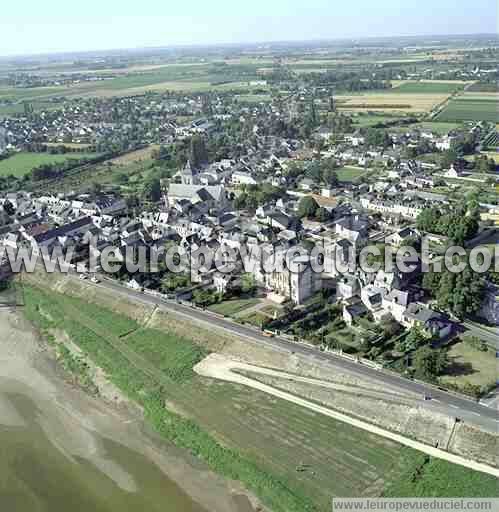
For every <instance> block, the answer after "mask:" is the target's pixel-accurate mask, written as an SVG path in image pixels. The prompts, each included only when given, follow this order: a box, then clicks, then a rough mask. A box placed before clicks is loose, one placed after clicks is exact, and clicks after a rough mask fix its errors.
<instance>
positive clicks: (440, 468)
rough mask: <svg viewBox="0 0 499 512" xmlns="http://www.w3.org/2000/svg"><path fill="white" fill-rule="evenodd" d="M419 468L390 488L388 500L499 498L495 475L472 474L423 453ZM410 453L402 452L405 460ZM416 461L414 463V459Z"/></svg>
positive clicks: (403, 476)
mask: <svg viewBox="0 0 499 512" xmlns="http://www.w3.org/2000/svg"><path fill="white" fill-rule="evenodd" d="M419 455H420V460H419V465H415V466H412V467H411V469H410V470H409V471H407V472H406V473H403V474H401V475H400V478H399V479H398V481H397V482H396V483H395V484H393V485H392V486H390V487H388V488H387V490H386V491H385V493H384V496H386V497H394V498H420V497H428V498H429V497H438V498H455V497H467V498H472V497H487V498H490V497H497V496H498V495H499V488H498V485H497V480H496V479H495V478H494V477H493V476H491V475H484V474H482V473H477V472H476V471H470V470H469V469H467V468H464V467H462V466H455V465H453V464H449V463H448V462H446V461H444V460H439V459H430V458H429V457H428V456H426V455H423V454H419ZM405 456H406V454H403V453H401V457H405ZM411 462H414V460H411Z"/></svg>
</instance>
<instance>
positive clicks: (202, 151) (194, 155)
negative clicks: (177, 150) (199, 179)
mask: <svg viewBox="0 0 499 512" xmlns="http://www.w3.org/2000/svg"><path fill="white" fill-rule="evenodd" d="M189 160H190V161H191V165H192V167H193V168H194V169H197V168H199V167H201V166H202V165H204V164H206V163H208V151H207V149H206V144H205V142H204V139H203V138H202V137H201V136H199V135H195V136H194V137H192V139H191V144H190V148H189Z"/></svg>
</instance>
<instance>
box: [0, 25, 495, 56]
mask: <svg viewBox="0 0 499 512" xmlns="http://www.w3.org/2000/svg"><path fill="white" fill-rule="evenodd" d="M439 37H445V38H452V37H457V38H462V37H492V38H494V39H497V40H498V43H499V34H498V33H496V32H475V33H464V34H415V35H390V36H378V35H376V36H345V37H331V38H329V37H328V38H317V39H276V40H266V41H257V40H255V41H246V42H243V41H235V42H219V43H171V44H166V45H159V46H135V47H133V46H129V47H117V48H101V49H95V50H54V51H43V52H39V53H36V52H35V53H31V52H30V53H14V54H0V60H9V59H26V58H33V57H38V58H40V57H56V56H64V55H85V54H86V55H88V54H101V55H102V54H105V53H107V52H109V53H110V52H140V51H151V50H170V49H171V50H174V49H189V48H190V49H196V48H199V49H202V48H222V47H238V46H255V45H272V44H273V45H277V44H298V43H303V44H305V43H331V42H335V41H337V42H341V41H345V42H347V41H359V42H362V41H368V40H394V39H395V40H396V39H420V38H439Z"/></svg>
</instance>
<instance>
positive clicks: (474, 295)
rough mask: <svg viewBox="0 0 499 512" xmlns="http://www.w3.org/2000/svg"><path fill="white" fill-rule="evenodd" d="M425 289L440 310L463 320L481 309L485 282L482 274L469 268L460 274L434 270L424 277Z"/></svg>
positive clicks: (445, 270)
mask: <svg viewBox="0 0 499 512" xmlns="http://www.w3.org/2000/svg"><path fill="white" fill-rule="evenodd" d="M423 287H424V288H425V290H427V291H428V292H430V293H431V295H432V296H433V297H434V298H435V299H436V301H437V304H438V307H439V308H441V309H443V310H445V311H449V312H450V313H452V314H453V315H454V316H456V317H457V318H459V319H461V320H462V319H464V318H465V317H467V316H470V315H474V314H475V313H476V312H477V311H478V310H479V309H480V307H481V305H482V302H483V296H484V290H485V282H484V279H483V277H482V276H481V275H480V274H477V273H476V272H474V271H473V269H472V268H471V267H470V266H467V267H466V268H465V269H464V271H463V272H461V273H459V274H456V273H453V272H450V271H449V270H447V269H443V270H442V272H435V271H434V270H432V271H431V272H428V273H426V274H425V275H424V277H423Z"/></svg>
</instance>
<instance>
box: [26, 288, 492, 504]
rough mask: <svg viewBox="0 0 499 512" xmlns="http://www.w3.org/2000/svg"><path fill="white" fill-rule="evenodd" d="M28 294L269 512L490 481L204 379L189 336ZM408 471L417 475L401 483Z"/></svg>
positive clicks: (478, 488)
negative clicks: (338, 498)
mask: <svg viewBox="0 0 499 512" xmlns="http://www.w3.org/2000/svg"><path fill="white" fill-rule="evenodd" d="M25 301H26V314H27V316H28V318H29V319H30V320H31V321H32V322H34V323H35V324H36V325H38V326H40V328H41V329H42V330H52V329H54V328H58V329H60V330H63V331H65V332H66V333H67V334H68V335H69V337H70V338H71V340H72V341H73V342H74V343H76V344H77V345H78V346H79V347H80V349H81V350H82V351H83V352H84V353H85V354H86V355H88V356H89V357H90V358H91V359H92V360H93V361H94V362H95V363H96V364H97V365H98V366H100V367H101V368H102V369H103V370H104V371H105V372H106V374H107V375H108V376H109V378H110V380H111V381H112V382H113V383H114V384H115V385H117V386H118V387H119V388H120V389H122V390H123V392H125V393H126V394H127V395H128V396H129V397H130V398H131V399H133V400H135V401H136V402H137V403H139V404H140V405H141V406H142V407H143V408H144V411H145V416H146V418H147V419H148V420H149V421H150V422H151V423H152V425H153V426H154V427H155V428H156V430H158V431H159V432H160V433H161V434H162V435H163V436H164V437H165V439H167V440H169V441H171V442H173V443H174V444H175V445H177V446H179V447H182V448H184V449H187V450H188V451H190V452H191V453H192V454H194V455H196V456H197V457H199V458H200V459H202V460H203V461H205V462H206V463H207V465H208V466H209V467H210V468H211V469H212V470H214V471H216V472H217V473H219V474H221V475H223V476H225V477H227V478H230V479H234V480H239V481H241V482H242V483H243V484H244V485H245V486H246V487H247V488H248V489H250V490H252V491H253V492H254V493H255V494H257V495H258V496H259V497H260V498H261V499H262V501H263V502H264V503H266V504H267V506H268V507H269V508H270V509H271V510H273V511H274V512H280V511H282V512H284V511H286V512H293V511H297V512H298V511H300V512H304V511H325V510H329V509H330V499H331V496H379V495H381V494H383V493H384V492H387V493H391V494H390V495H393V493H394V492H396V491H395V490H397V489H401V491H400V492H402V490H403V491H404V492H406V491H407V492H408V493H409V494H411V493H412V494H413V495H417V496H440V495H442V496H445V495H446V494H445V493H446V492H450V491H449V490H448V489H449V488H452V489H454V488H456V489H459V486H461V487H462V489H465V491H462V492H458V491H456V495H458V496H487V495H490V492H491V491H490V489H491V488H492V483H491V482H494V484H495V480H494V479H493V478H492V477H488V476H487V475H482V474H476V473H474V472H472V471H468V470H465V469H464V470H463V469H462V468H460V467H457V466H453V465H451V464H448V463H441V462H440V461H433V460H430V461H427V460H426V459H425V456H424V455H423V454H421V453H418V452H415V451H413V450H410V449H407V448H403V447H400V446H399V445H397V444H396V443H393V442H390V441H388V440H384V439H381V438H378V437H377V436H374V435H371V434H369V433H367V432H364V431H361V430H358V429H354V428H352V427H351V426H350V425H347V424H344V423H341V422H337V421H334V420H332V419H331V418H327V417H324V416H322V415H319V414H311V413H310V412H308V411H304V410H303V409H302V408H301V407H299V406H296V405H294V404H290V403H288V402H284V401H282V400H276V399H274V398H272V397H269V396H268V395H265V394H263V393H259V392H256V391H254V390H251V389H249V388H242V387H239V386H234V385H232V384H228V383H222V382H213V381H211V380H209V379H203V378H201V377H199V376H197V375H195V374H194V372H193V366H194V364H195V363H196V362H197V361H199V360H200V359H201V358H202V357H203V356H204V355H205V353H206V352H205V350H204V349H203V347H202V346H200V345H196V344H195V343H194V342H192V341H191V340H190V339H186V338H181V337H179V336H177V335H173V334H171V333H169V332H168V331H167V332H164V331H158V330H154V329H146V328H141V326H140V325H139V324H138V323H136V322H135V321H133V320H130V319H129V318H128V317H125V316H123V315H120V314H116V313H113V312H111V311H109V310H108V309H106V308H105V307H102V305H95V304H91V303H86V302H84V301H83V300H81V299H77V298H73V297H68V296H66V295H61V294H59V293H56V292H52V291H50V290H47V289H44V290H43V291H42V290H40V289H38V288H33V287H27V288H26V293H25ZM165 403H166V404H168V405H167V406H168V407H170V405H171V408H172V409H173V410H175V411H178V412H172V411H170V410H168V409H166V408H165ZM179 413H180V414H179ZM302 465H305V467H304V468H303V469H304V470H303V471H298V470H297V468H298V467H301V466H302ZM434 465H436V466H435V467H436V469H435V471H437V470H438V471H441V473H442V474H443V475H445V477H442V478H440V479H439V480H438V481H435V483H434V485H432V484H431V480H429V479H427V478H426V476H425V475H426V474H428V475H431V471H434V470H433V468H434ZM421 468H423V469H424V472H423V471H422V469H421ZM439 468H440V469H439ZM410 475H416V476H414V478H412V477H411V478H412V480H407V478H409V476H410ZM423 477H424V478H423ZM428 478H429V477H428ZM473 480H474V481H475V482H476V485H475V486H474V487H473V488H472V489H471V490H469V489H468V485H467V484H468V482H469V481H473ZM421 482H423V483H421ZM410 486H411V487H410ZM451 486H452V487H451ZM397 492H399V491H397Z"/></svg>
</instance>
